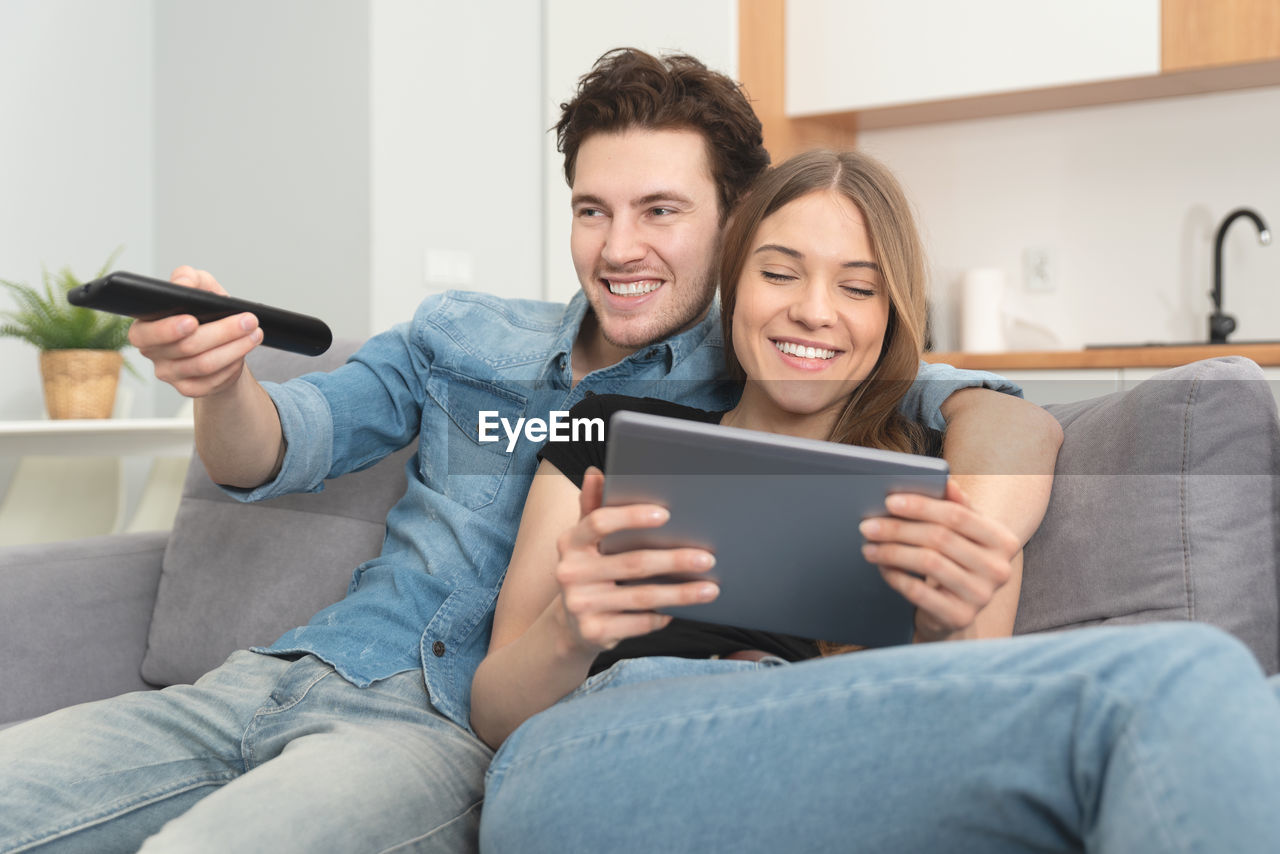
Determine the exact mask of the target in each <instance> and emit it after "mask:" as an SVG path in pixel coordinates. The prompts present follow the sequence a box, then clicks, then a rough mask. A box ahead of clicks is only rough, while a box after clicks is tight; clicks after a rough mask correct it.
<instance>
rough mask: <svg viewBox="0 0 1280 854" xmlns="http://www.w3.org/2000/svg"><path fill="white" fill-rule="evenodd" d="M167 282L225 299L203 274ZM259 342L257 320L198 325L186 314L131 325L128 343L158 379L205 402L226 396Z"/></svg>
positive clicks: (178, 275)
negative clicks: (151, 364)
mask: <svg viewBox="0 0 1280 854" xmlns="http://www.w3.org/2000/svg"><path fill="white" fill-rule="evenodd" d="M169 281H171V282H173V283H174V284H178V285H185V286H187V287H190V288H199V289H200V290H205V291H210V292H212V293H215V294H223V295H226V293H227V292H226V291H225V290H223V288H222V286H221V285H219V284H218V281H217V279H215V278H214V277H213V276H212V275H210V274H209V273H207V272H205V271H204V270H196V269H193V268H191V267H185V266H184V267H179V268H178V269H176V270H174V271H173V274H172V275H171V276H170V277H169ZM261 341H262V330H261V329H259V328H258V319H257V318H256V317H254V316H253V315H252V314H237V315H232V316H231V317H224V318H222V319H221V320H215V321H212V322H209V323H197V322H196V319H195V318H194V317H192V316H191V315H189V314H179V315H175V316H173V317H165V318H161V319H160V320H151V321H142V320H135V321H134V323H133V326H132V327H130V329H129V343H131V344H133V346H135V347H137V348H138V352H140V353H141V354H142V355H143V356H146V357H147V358H148V359H150V360H151V362H152V363H153V364H154V365H155V373H156V377H157V378H158V379H160V380H163V381H164V382H167V383H168V384H169V385H171V386H173V387H174V388H176V389H177V390H178V391H179V392H181V393H182V394H183V395H185V396H186V397H208V396H210V395H215V394H218V393H219V392H223V391H226V390H227V389H229V388H230V387H232V386H233V385H235V383H236V382H237V381H238V380H239V379H240V377H241V375H242V374H243V373H244V357H245V356H246V355H247V354H248V353H249V351H250V350H252V349H253V348H254V347H256V346H258V344H259V343H260V342H261Z"/></svg>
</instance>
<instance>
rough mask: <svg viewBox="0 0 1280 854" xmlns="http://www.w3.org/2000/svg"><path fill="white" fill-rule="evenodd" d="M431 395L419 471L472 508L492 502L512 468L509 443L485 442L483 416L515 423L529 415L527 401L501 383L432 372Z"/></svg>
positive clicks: (424, 420) (430, 483) (424, 414)
mask: <svg viewBox="0 0 1280 854" xmlns="http://www.w3.org/2000/svg"><path fill="white" fill-rule="evenodd" d="M427 395H428V396H429V397H430V398H431V402H432V403H434V406H433V405H427V406H425V407H423V410H422V426H421V428H420V431H421V435H422V437H423V441H421V442H420V448H421V450H420V453H419V457H418V466H419V471H420V472H421V474H422V478H423V480H424V481H425V482H426V483H427V485H428V486H430V487H431V488H432V489H435V490H436V491H437V492H441V493H443V494H444V495H446V496H448V497H449V498H451V499H452V500H454V501H456V502H457V503H459V504H461V505H462V506H463V507H466V508H467V509H469V510H479V509H480V508H481V507H485V506H487V505H488V504H490V503H491V502H492V501H493V500H494V498H495V497H496V496H497V494H498V489H499V488H500V487H501V485H502V478H503V476H504V475H505V474H506V473H507V468H508V466H510V464H511V457H512V455H513V454H512V453H511V452H508V450H507V440H506V439H505V438H501V439H500V440H499V441H496V442H495V441H485V442H482V441H481V440H480V439H481V437H480V427H479V425H480V418H481V413H496V415H488V416H486V417H487V418H489V419H490V420H491V422H498V423H500V421H499V419H506V421H507V423H510V424H515V423H517V422H518V420H519V419H520V418H522V417H523V416H524V411H525V406H526V405H527V402H528V397H527V396H526V395H523V394H521V393H519V392H517V391H514V390H512V389H510V388H507V387H504V386H502V385H499V384H497V383H493V382H486V381H484V380H477V379H475V378H472V377H467V376H463V375H462V374H457V373H453V372H452V371H447V370H444V369H441V368H434V367H433V368H432V370H431V376H430V377H428V378H427Z"/></svg>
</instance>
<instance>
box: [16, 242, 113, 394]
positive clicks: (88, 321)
mask: <svg viewBox="0 0 1280 854" xmlns="http://www.w3.org/2000/svg"><path fill="white" fill-rule="evenodd" d="M118 254H119V252H118V251H117V252H116V253H115V254H113V255H112V256H111V257H110V258H108V259H107V263H106V264H104V265H103V267H102V269H101V270H100V271H99V272H98V276H102V275H105V274H106V272H107V270H108V269H109V268H110V267H111V264H112V263H113V262H114V261H115V259H116V255H118ZM42 278H43V280H44V288H43V293H42V292H41V291H38V290H36V289H35V288H33V287H31V286H29V285H26V284H22V283H20V282H9V281H5V280H3V279H0V285H3V286H4V287H5V288H7V289H8V290H9V292H10V293H11V294H13V296H14V299H15V300H16V301H17V303H18V309H17V311H4V312H0V316H2V317H4V318H5V320H7V321H8V322H6V323H4V324H3V325H0V336H7V337H12V338H21V339H22V340H24V341H27V342H29V343H31V344H33V345H35V346H36V348H38V349H39V350H40V374H41V376H42V377H43V379H44V403H45V409H46V410H48V412H49V417H50V418H110V417H111V411H112V409H113V408H114V406H115V399H116V386H117V384H118V383H119V380H120V367H121V365H126V366H128V367H129V370H130V371H133V367H132V366H131V365H128V363H127V362H125V361H124V356H123V354H122V353H121V352H120V351H121V350H122V349H123V348H124V347H125V346H126V345H127V344H128V343H129V324H130V323H131V322H132V321H131V320H130V319H129V318H127V317H118V316H116V315H113V314H104V313H102V312H97V311H93V310H92V309H88V308H79V307H78V306H73V305H71V304H70V303H68V302H67V291H69V290H71V289H72V288H75V287H79V285H80V284H81V282H80V280H79V279H77V278H76V277H75V275H74V274H73V273H72V272H71V269H70V268H69V267H64V268H63V269H62V271H61V272H60V273H57V274H56V275H50V273H49V271H48V270H44V271H43V273H42ZM134 373H136V371H135V372H134Z"/></svg>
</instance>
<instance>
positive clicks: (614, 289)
mask: <svg viewBox="0 0 1280 854" xmlns="http://www.w3.org/2000/svg"><path fill="white" fill-rule="evenodd" d="M601 281H603V282H604V284H605V287H607V288H608V289H609V293H611V294H613V295H614V296H619V297H639V296H644V295H645V294H651V293H653V292H654V291H656V290H657V289H658V288H660V287H662V282H660V281H657V280H655V279H644V280H642V281H638V282H615V281H613V280H611V279H601Z"/></svg>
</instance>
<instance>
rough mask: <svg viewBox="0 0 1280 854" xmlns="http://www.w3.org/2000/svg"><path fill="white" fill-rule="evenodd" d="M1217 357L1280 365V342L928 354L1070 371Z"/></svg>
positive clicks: (991, 366) (984, 365) (970, 364)
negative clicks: (1239, 357) (1233, 357)
mask: <svg viewBox="0 0 1280 854" xmlns="http://www.w3.org/2000/svg"><path fill="white" fill-rule="evenodd" d="M1215 356H1247V357H1248V358H1250V359H1253V361H1255V362H1257V363H1258V364H1259V365H1262V366H1264V367H1267V366H1276V365H1280V342H1276V343H1268V344H1248V343H1243V344H1230V343H1228V344H1187V345H1178V346H1168V347H1146V346H1136V347H1103V348H1098V349H1089V350H1032V351H1025V352H1010V353H962V352H949V353H943V352H939V353H925V354H924V359H925V361H926V362H945V363H946V364H948V365H954V366H955V367H957V368H973V369H975V370H983V371H997V372H998V371H1001V370H1070V369H1080V368H1172V367H1175V366H1177V365H1185V364H1187V363H1188V362H1195V361H1199V360H1200V359H1212V358H1213V357H1215Z"/></svg>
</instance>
